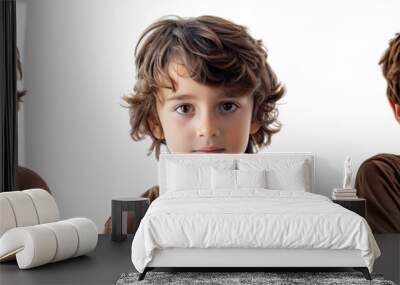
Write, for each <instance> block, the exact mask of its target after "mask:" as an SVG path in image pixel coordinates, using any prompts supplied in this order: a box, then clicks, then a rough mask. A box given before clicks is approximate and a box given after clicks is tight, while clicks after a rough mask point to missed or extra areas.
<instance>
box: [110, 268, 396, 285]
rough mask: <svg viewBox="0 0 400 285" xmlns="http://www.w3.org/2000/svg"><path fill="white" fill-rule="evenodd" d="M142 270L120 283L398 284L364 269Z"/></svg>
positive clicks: (119, 281)
mask: <svg viewBox="0 0 400 285" xmlns="http://www.w3.org/2000/svg"><path fill="white" fill-rule="evenodd" d="M138 276H139V273H124V274H122V275H121V277H120V278H119V279H118V281H117V285H133V284H157V285H163V284H172V285H178V284H179V285H183V284H213V285H214V284H223V285H232V284H271V285H272V284H273V285H275V284H282V285H289V284H290V285H291V284H329V285H333V284H335V285H336V284H337V285H339V284H340V285H342V284H380V285H381V284H382V285H383V284H384V285H395V283H394V282H392V281H388V280H384V279H383V277H382V275H375V274H372V275H371V277H372V281H368V280H366V279H365V278H364V276H363V275H362V273H361V272H156V271H150V272H147V274H146V277H145V279H143V280H142V281H138Z"/></svg>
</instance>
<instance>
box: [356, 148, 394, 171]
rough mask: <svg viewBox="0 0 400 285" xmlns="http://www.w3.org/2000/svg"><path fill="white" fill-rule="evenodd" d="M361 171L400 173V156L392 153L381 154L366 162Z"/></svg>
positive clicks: (361, 166)
mask: <svg viewBox="0 0 400 285" xmlns="http://www.w3.org/2000/svg"><path fill="white" fill-rule="evenodd" d="M359 171H363V172H366V173H374V174H376V173H377V172H382V171H396V172H400V155H397V154H390V153H380V154H377V155H374V156H372V157H370V158H368V159H367V160H365V161H364V162H363V163H362V164H361V165H360V169H359Z"/></svg>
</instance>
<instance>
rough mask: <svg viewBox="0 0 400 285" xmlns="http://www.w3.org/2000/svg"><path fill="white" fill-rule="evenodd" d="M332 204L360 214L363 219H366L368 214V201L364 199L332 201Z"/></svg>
mask: <svg viewBox="0 0 400 285" xmlns="http://www.w3.org/2000/svg"><path fill="white" fill-rule="evenodd" d="M332 202H334V203H336V204H339V205H340V206H342V207H344V208H346V209H348V210H350V211H353V212H354V213H356V214H359V215H360V216H361V217H363V218H365V216H366V213H367V206H366V200H365V199H364V198H357V199H340V200H337V199H332Z"/></svg>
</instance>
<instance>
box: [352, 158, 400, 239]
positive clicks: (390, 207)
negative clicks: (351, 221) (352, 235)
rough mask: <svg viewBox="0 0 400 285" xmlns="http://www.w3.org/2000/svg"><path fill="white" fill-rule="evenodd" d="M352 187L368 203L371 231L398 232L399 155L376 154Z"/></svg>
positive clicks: (399, 220) (367, 161) (399, 197)
mask: <svg viewBox="0 0 400 285" xmlns="http://www.w3.org/2000/svg"><path fill="white" fill-rule="evenodd" d="M355 188H356V189H357V195H358V196H359V197H362V198H365V199H366V200H367V221H368V223H369V225H370V227H371V229H372V231H373V232H374V233H400V155H394V154H378V155H375V156H373V157H371V158H369V159H367V160H366V161H364V162H363V163H362V164H361V166H360V169H359V170H358V173H357V177H356V183H355Z"/></svg>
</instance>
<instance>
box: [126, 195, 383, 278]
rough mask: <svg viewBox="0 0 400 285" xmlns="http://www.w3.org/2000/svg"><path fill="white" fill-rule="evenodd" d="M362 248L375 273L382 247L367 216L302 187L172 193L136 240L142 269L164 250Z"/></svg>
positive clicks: (135, 255) (154, 208)
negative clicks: (367, 220)
mask: <svg viewBox="0 0 400 285" xmlns="http://www.w3.org/2000/svg"><path fill="white" fill-rule="evenodd" d="M173 248H179V249H185V248H186V249H224V248H225V249H229V248H230V249H241V248H242V249H332V250H359V251H360V253H361V257H362V259H363V260H364V261H365V266H366V267H368V269H369V271H370V272H372V268H373V263H374V260H375V259H376V258H377V257H378V256H379V255H380V251H379V248H378V246H377V244H376V241H375V239H374V237H373V235H372V232H371V230H370V228H369V226H368V223H367V222H366V221H365V219H363V218H362V217H361V216H359V215H357V214H355V213H353V212H351V211H349V210H347V209H345V208H343V207H341V206H340V205H337V204H335V203H333V202H332V201H330V200H329V199H328V198H327V197H325V196H322V195H318V194H313V193H308V192H299V191H288V190H266V189H258V188H255V189H242V190H240V191H231V192H229V191H222V192H220V193H215V192H214V193H207V192H205V191H196V190H188V191H176V192H167V193H164V194H163V195H161V196H160V197H159V198H158V199H156V200H155V201H154V202H153V203H152V204H151V205H150V207H149V209H148V211H147V213H146V215H145V217H144V218H143V220H142V221H141V223H140V225H139V228H138V231H137V233H136V235H135V237H134V240H133V242H132V255H131V257H132V262H133V264H134V266H135V268H136V269H137V270H138V271H139V272H143V270H144V268H145V267H146V266H147V265H148V264H149V262H150V261H152V259H153V257H154V254H155V251H156V250H162V249H173Z"/></svg>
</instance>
